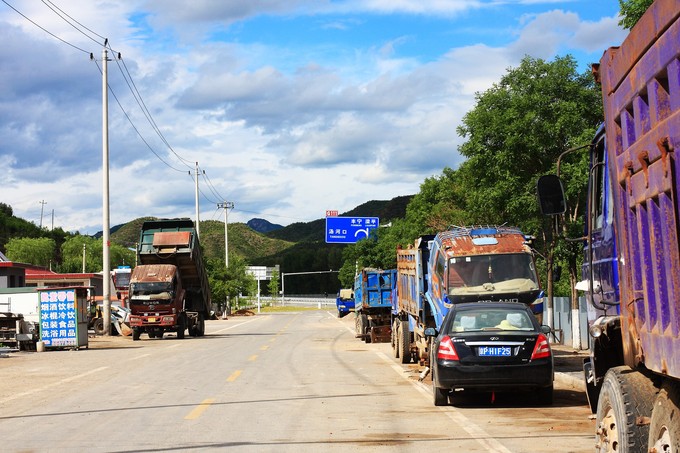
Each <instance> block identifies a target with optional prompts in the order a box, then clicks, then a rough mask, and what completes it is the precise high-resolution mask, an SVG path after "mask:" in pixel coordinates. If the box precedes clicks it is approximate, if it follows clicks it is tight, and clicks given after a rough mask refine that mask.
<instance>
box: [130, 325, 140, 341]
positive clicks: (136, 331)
mask: <svg viewBox="0 0 680 453" xmlns="http://www.w3.org/2000/svg"><path fill="white" fill-rule="evenodd" d="M141 335H142V331H141V330H140V329H139V327H133V328H132V341H137V340H139V337H140V336H141Z"/></svg>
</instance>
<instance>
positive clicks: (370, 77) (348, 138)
mask: <svg viewBox="0 0 680 453" xmlns="http://www.w3.org/2000/svg"><path fill="white" fill-rule="evenodd" d="M7 4H9V5H11V6H12V7H14V8H15V9H17V10H18V11H20V12H21V13H22V14H24V15H25V16H26V17H28V18H29V19H30V20H31V21H33V22H35V23H36V24H38V25H40V26H41V27H43V28H44V29H46V30H48V31H49V32H50V33H52V34H53V35H56V36H58V37H59V38H60V39H61V40H63V41H66V42H67V43H68V44H66V43H64V42H63V41H60V40H58V39H57V38H55V37H54V36H51V35H49V34H48V33H46V32H45V31H43V30H41V29H40V28H38V27H37V26H36V25H34V24H33V23H31V22H29V21H28V20H27V19H26V18H24V17H22V16H21V15H19V14H18V13H17V12H15V11H14V10H12V9H11V8H10V7H9V6H8V5H7ZM55 11H60V12H61V14H62V16H64V17H69V16H70V18H71V20H75V21H77V22H79V23H80V24H81V25H78V26H77V27H74V26H72V25H70V24H68V23H67V21H66V20H64V19H63V18H60V17H59V16H58V15H57V14H56V13H55ZM617 14H618V1H616V0H602V1H597V2H593V1H590V0H573V1H551V0H335V1H330V0H314V1H312V0H261V1H253V2H244V1H242V0H232V1H225V0H223V1H218V0H213V1H210V0H202V1H199V0H196V1H193V2H186V1H183V0H182V1H180V0H128V1H124V2H110V1H106V0H88V1H85V0H76V1H74V0H70V1H69V2H66V1H64V0H44V1H42V2H36V1H29V0H6V3H0V39H2V42H3V46H1V47H0V61H1V62H2V64H1V65H0V165H2V167H3V168H4V169H5V171H4V176H3V179H4V181H3V184H2V191H1V192H0V193H1V195H0V202H3V203H7V204H9V205H11V206H12V207H13V209H14V212H15V214H16V215H18V216H21V217H24V218H26V219H28V220H31V221H34V222H35V223H36V224H37V223H39V222H40V212H41V207H42V206H43V205H41V203H40V202H41V201H45V202H46V203H47V204H45V205H44V211H43V217H44V219H43V224H44V225H47V226H48V227H49V226H51V225H52V220H51V218H52V210H54V226H60V227H62V228H64V229H66V230H69V231H80V232H81V233H85V234H91V233H94V232H96V231H99V230H100V229H101V225H102V220H101V219H102V176H101V168H102V151H101V149H102V145H101V141H102V139H101V123H102V121H101V118H102V113H101V111H102V107H101V106H102V93H101V74H100V72H99V68H100V67H101V50H102V41H103V40H102V39H101V38H100V37H99V36H97V35H101V36H102V37H107V38H108V39H109V42H110V45H111V48H112V49H114V50H115V51H116V52H121V54H122V60H115V59H114V60H112V61H110V62H109V67H108V71H109V85H110V87H111V90H112V95H111V96H110V100H109V102H110V105H109V131H110V132H109V134H110V151H109V153H110V187H111V208H110V212H111V225H115V224H118V223H124V222H127V221H130V220H132V219H135V218H137V217H141V216H156V217H192V218H193V217H194V216H195V214H194V211H195V207H194V181H193V178H192V176H191V175H190V173H189V172H190V171H191V170H192V169H193V168H194V165H195V162H198V163H199V166H200V168H201V171H202V172H204V173H202V175H201V176H200V177H199V187H200V192H201V196H200V205H201V209H200V211H201V214H200V217H201V220H207V219H215V220H222V219H223V217H224V216H223V213H222V212H220V211H219V210H218V209H217V206H216V205H217V203H218V202H221V201H225V200H227V201H232V202H234V204H235V208H234V209H233V210H232V211H231V212H230V214H229V219H230V221H236V222H239V221H240V222H245V221H247V220H248V219H250V218H253V217H262V218H265V219H267V220H269V221H271V222H273V223H280V224H284V225H286V224H289V223H292V222H296V221H309V220H314V219H318V218H321V217H323V216H324V213H325V211H326V210H338V211H339V212H341V213H342V212H344V211H347V210H350V209H352V208H353V207H355V206H356V205H358V204H361V203H363V202H365V201H368V200H375V199H382V200H386V199H390V198H393V197H395V196H399V195H407V194H414V193H416V192H417V191H418V189H419V185H420V184H421V183H422V181H423V180H424V179H425V178H427V177H430V176H433V175H438V174H440V173H441V170H442V169H443V168H444V167H445V166H449V167H454V168H455V167H456V166H457V165H459V164H460V162H461V157H460V155H459V154H458V152H457V148H458V146H460V144H461V143H462V139H461V138H460V137H458V136H457V135H456V126H457V125H458V124H460V120H461V118H462V117H463V115H464V114H465V112H467V111H469V110H470V109H471V108H473V107H474V96H475V93H476V92H481V91H484V90H486V89H488V88H490V87H491V86H492V84H493V83H495V82H497V81H498V80H499V79H500V77H501V76H502V75H503V74H504V73H505V72H506V70H507V69H508V68H512V67H514V66H517V65H518V64H519V61H520V60H521V58H522V57H523V56H525V55H530V56H532V57H535V58H543V59H547V60H552V59H554V58H555V57H556V56H564V55H566V54H571V55H573V56H574V57H575V58H576V59H577V61H578V62H579V68H580V69H581V70H583V71H586V70H588V68H589V66H590V63H592V62H596V61H598V60H599V58H600V56H601V55H602V52H603V51H604V50H605V49H606V48H607V47H609V46H612V45H618V44H620V43H621V41H622V40H623V38H624V37H625V31H623V30H621V29H620V27H619V26H618V24H617V23H618V17H617ZM81 26H86V27H87V28H88V29H89V30H90V31H87V30H85V29H83V28H81V29H80V31H78V30H76V28H80V27H81ZM92 32H96V34H97V35H94V34H93V33H92ZM86 35H89V37H88V36H86ZM69 44H70V45H69ZM89 52H92V53H93V54H94V56H95V57H96V60H98V61H96V62H94V61H90V59H89ZM112 55H113V56H115V53H112ZM128 73H129V75H130V76H131V77H132V80H131V81H130V80H129V79H128V80H126V78H127V77H129V76H128V75H127V74H128ZM131 83H132V84H133V85H132V86H133V87H134V88H136V90H137V91H138V93H139V95H141V99H142V101H143V105H144V106H146V108H147V109H148V112H150V116H148V117H147V115H145V114H144V112H143V110H142V108H141V107H140V106H139V104H138V102H136V101H135V99H134V97H133V94H132V91H133V90H131V89H130V84H131ZM118 103H120V106H119V105H118ZM128 118H129V119H128ZM150 120H151V121H152V122H153V125H152V123H151V121H150ZM156 128H157V130H158V131H160V132H161V133H160V134H159V133H157V130H155V129H156Z"/></svg>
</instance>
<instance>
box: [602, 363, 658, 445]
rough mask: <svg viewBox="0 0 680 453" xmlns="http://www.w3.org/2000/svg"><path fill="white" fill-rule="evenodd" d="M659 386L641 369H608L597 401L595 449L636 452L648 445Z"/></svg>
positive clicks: (626, 367) (623, 367)
mask: <svg viewBox="0 0 680 453" xmlns="http://www.w3.org/2000/svg"><path fill="white" fill-rule="evenodd" d="M655 396H656V387H654V385H653V384H652V381H651V380H650V379H648V378H647V376H645V375H644V374H642V373H640V372H639V371H633V370H632V369H631V368H630V367H628V366H618V367H615V368H611V369H610V370H609V371H607V374H606V375H605V377H604V381H603V382H602V389H601V390H600V398H599V401H598V404H597V421H596V424H595V428H596V430H597V431H596V435H595V451H596V452H598V453H605V452H607V453H610V452H617V453H634V452H639V451H644V450H645V449H646V447H647V443H648V436H649V425H648V424H638V423H637V421H638V420H641V419H642V418H643V417H650V416H651V415H652V407H653V403H654V397H655Z"/></svg>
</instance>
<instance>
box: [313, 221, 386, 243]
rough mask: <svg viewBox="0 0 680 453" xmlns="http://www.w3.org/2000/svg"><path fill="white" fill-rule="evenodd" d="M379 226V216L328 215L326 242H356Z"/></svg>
mask: <svg viewBox="0 0 680 453" xmlns="http://www.w3.org/2000/svg"><path fill="white" fill-rule="evenodd" d="M378 226H380V219H379V218H378V217H326V243H329V244H332V243H335V244H354V243H355V242H357V241H359V240H361V239H365V238H367V237H369V236H370V234H371V230H375V229H376V228H378Z"/></svg>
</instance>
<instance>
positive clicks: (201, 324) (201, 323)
mask: <svg viewBox="0 0 680 453" xmlns="http://www.w3.org/2000/svg"><path fill="white" fill-rule="evenodd" d="M203 335H205V316H203V313H199V314H198V324H197V325H196V336H197V337H202V336H203Z"/></svg>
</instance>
